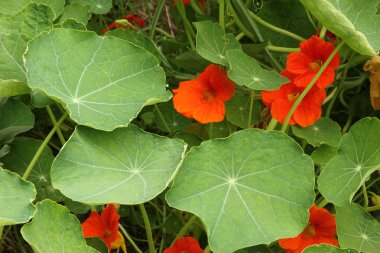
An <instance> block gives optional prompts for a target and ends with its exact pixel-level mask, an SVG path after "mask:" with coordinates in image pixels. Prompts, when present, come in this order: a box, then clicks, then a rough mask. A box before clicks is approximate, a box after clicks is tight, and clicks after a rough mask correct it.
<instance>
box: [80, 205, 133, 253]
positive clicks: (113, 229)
mask: <svg viewBox="0 0 380 253" xmlns="http://www.w3.org/2000/svg"><path fill="white" fill-rule="evenodd" d="M119 219H120V215H118V214H117V213H116V207H115V205H113V204H109V205H107V207H106V208H104V209H103V211H102V214H101V215H99V214H98V213H97V212H95V211H94V212H92V213H91V215H90V216H89V217H88V218H87V220H85V221H84V222H83V223H82V230H83V236H84V237H85V238H87V237H99V238H100V239H101V240H102V241H103V242H104V243H105V244H106V245H107V247H108V252H109V251H110V250H111V249H117V248H119V247H121V248H122V249H123V251H124V252H126V251H127V250H126V247H125V242H124V238H123V236H122V235H121V234H120V232H119V228H118V224H119Z"/></svg>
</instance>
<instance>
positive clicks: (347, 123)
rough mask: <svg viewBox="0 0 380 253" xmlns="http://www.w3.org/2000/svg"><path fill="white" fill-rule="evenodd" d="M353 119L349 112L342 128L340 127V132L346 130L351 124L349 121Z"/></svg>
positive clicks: (343, 132)
mask: <svg viewBox="0 0 380 253" xmlns="http://www.w3.org/2000/svg"><path fill="white" fill-rule="evenodd" d="M353 119H354V116H353V115H352V114H351V113H350V114H349V115H348V119H347V122H346V124H345V125H344V126H343V128H342V134H345V133H346V132H347V131H348V129H349V128H350V126H351V123H352V120H353Z"/></svg>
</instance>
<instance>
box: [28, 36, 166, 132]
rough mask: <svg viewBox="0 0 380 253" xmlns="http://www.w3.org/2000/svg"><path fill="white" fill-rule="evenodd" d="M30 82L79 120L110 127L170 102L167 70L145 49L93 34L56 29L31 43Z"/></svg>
mask: <svg viewBox="0 0 380 253" xmlns="http://www.w3.org/2000/svg"><path fill="white" fill-rule="evenodd" d="M25 60H26V66H27V68H28V79H29V82H28V84H29V86H30V87H32V88H36V89H41V90H43V91H44V92H46V93H47V94H48V95H49V96H51V97H54V98H55V99H57V100H59V101H62V102H63V104H64V105H65V106H66V108H67V110H68V111H69V113H70V116H71V117H72V119H74V120H75V121H76V122H77V123H79V124H83V125H88V126H91V127H94V128H98V129H102V130H107V131H110V130H112V129H115V128H116V127H120V126H126V125H128V123H129V122H130V121H131V120H132V119H133V118H135V117H136V115H137V114H138V113H139V111H140V110H141V109H142V108H143V107H144V106H145V105H147V104H152V103H156V102H160V101H166V100H168V99H169V98H170V96H171V95H170V93H169V92H167V91H166V90H165V73H164V71H163V70H162V68H161V67H160V66H159V65H158V61H157V59H156V58H155V57H154V56H153V55H151V54H150V53H148V52H147V51H146V50H144V49H142V48H140V47H137V46H135V45H133V44H131V43H128V42H126V41H124V40H121V39H118V38H115V37H112V36H106V37H100V36H97V35H96V34H95V33H93V32H85V31H75V30H69V29H54V30H53V31H51V32H49V33H45V34H42V35H41V36H39V37H37V38H35V39H34V40H33V41H31V42H30V43H29V46H28V52H27V53H26V55H25Z"/></svg>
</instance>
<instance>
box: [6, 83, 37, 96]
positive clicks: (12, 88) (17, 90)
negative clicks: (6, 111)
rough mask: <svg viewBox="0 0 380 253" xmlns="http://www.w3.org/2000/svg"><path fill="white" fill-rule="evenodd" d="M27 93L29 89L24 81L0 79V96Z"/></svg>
mask: <svg viewBox="0 0 380 253" xmlns="http://www.w3.org/2000/svg"><path fill="white" fill-rule="evenodd" d="M29 93H30V89H29V87H28V85H27V84H26V83H25V82H21V81H18V80H0V97H11V96H18V95H23V94H29Z"/></svg>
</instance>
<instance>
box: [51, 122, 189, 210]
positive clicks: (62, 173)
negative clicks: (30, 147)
mask: <svg viewBox="0 0 380 253" xmlns="http://www.w3.org/2000/svg"><path fill="white" fill-rule="evenodd" d="M185 150H186V145H185V144H184V142H183V141H181V140H178V139H169V138H166V137H161V136H157V135H154V134H150V133H146V132H144V131H142V130H140V129H139V128H138V127H136V126H135V125H130V126H128V127H127V128H120V129H116V130H114V131H112V132H104V131H98V130H94V129H91V128H87V127H83V126H78V127H77V128H76V130H75V132H74V134H73V135H72V136H71V138H70V139H69V141H68V142H67V143H66V145H65V147H64V148H63V149H62V150H61V152H60V153H59V154H58V156H57V157H56V159H55V161H54V163H53V165H52V169H51V181H52V184H53V186H54V188H56V189H59V190H60V191H61V192H62V193H63V194H64V195H66V196H67V197H69V198H71V199H73V200H75V201H79V202H84V203H93V204H96V203H120V204H126V205H133V204H140V203H144V202H146V201H149V200H151V199H153V198H154V197H156V196H157V195H158V194H160V193H161V192H162V191H163V190H164V189H165V188H166V187H167V186H168V184H169V183H170V181H171V180H172V178H173V176H174V174H175V173H176V171H177V168H178V166H179V163H180V161H181V160H182V157H183V155H184V152H185Z"/></svg>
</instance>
